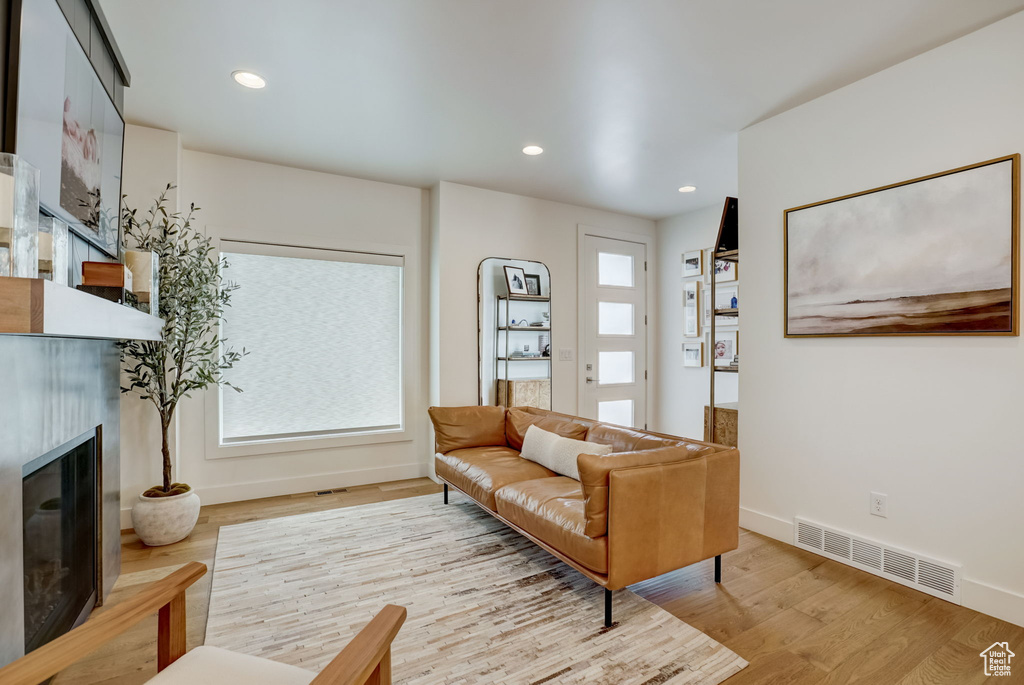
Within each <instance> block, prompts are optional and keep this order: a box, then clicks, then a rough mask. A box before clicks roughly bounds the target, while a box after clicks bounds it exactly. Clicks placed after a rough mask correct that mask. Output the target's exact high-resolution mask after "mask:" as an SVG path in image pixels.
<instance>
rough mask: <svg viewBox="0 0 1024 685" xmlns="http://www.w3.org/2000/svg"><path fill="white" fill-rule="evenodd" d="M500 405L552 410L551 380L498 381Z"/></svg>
mask: <svg viewBox="0 0 1024 685" xmlns="http://www.w3.org/2000/svg"><path fill="white" fill-rule="evenodd" d="M497 400H498V404H499V405H502V406H505V407H537V408H539V409H551V379H550V378H529V379H523V380H515V379H513V380H510V381H506V380H504V379H502V378H499V379H498V397H497Z"/></svg>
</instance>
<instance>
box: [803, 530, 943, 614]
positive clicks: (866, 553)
mask: <svg viewBox="0 0 1024 685" xmlns="http://www.w3.org/2000/svg"><path fill="white" fill-rule="evenodd" d="M795 524H796V525H795V527H794V535H793V537H794V542H795V544H796V546H797V547H800V548H801V549H806V550H808V551H811V552H814V553H816V554H821V555H822V556H825V557H828V558H829V559H835V560H836V561H841V562H842V563H844V564H848V565H850V566H853V567H855V568H859V569H861V570H862V571H868V572H869V573H873V574H875V575H876V576H882V577H883V578H888V579H889V580H892V581H895V582H897V583H900V584H901V585H906V586H908V587H912V588H914V589H915V590H920V591H921V592H926V593H928V594H929V595H933V596H935V597H941V598H942V599H945V600H948V601H950V602H953V603H955V604H960V567H959V566H956V565H954V564H949V563H946V562H943V561H937V560H935V559H929V558H927V557H922V556H921V555H919V554H914V553H913V552H908V551H906V550H904V549H899V548H898V547H892V546H891V545H883V544H881V543H879V542H875V541H873V540H866V539H864V538H859V537H857V536H855V535H850V534H849V533H844V532H842V531H839V530H835V529H833V528H828V527H826V526H822V525H820V524H817V523H812V522H810V521H806V520H804V519H800V518H798V519H796V520H795Z"/></svg>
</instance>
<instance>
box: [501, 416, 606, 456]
mask: <svg viewBox="0 0 1024 685" xmlns="http://www.w3.org/2000/svg"><path fill="white" fill-rule="evenodd" d="M530 426H537V427H538V428H543V429H544V430H546V431H548V432H549V433H555V434H557V435H561V436H562V437H563V438H572V439H573V440H582V439H584V438H585V437H587V426H586V424H582V423H576V422H575V421H568V420H566V419H560V418H555V417H550V416H544V415H543V414H534V413H531V412H528V411H524V410H522V409H509V410H508V413H507V414H506V415H505V439H506V440H507V441H508V446H509V447H511V448H512V449H516V450H521V449H523V438H525V437H526V431H527V429H529V427H530Z"/></svg>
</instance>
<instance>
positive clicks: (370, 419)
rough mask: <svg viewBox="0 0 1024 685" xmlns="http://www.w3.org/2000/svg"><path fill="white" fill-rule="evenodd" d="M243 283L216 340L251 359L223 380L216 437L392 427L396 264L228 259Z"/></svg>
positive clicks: (398, 397) (398, 310)
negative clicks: (226, 383)
mask: <svg viewBox="0 0 1024 685" xmlns="http://www.w3.org/2000/svg"><path fill="white" fill-rule="evenodd" d="M224 257H225V258H226V259H227V262H228V265H229V266H228V267H227V268H226V269H225V270H224V277H225V280H227V281H232V282H235V283H237V284H238V285H239V288H238V290H236V291H235V292H234V293H233V294H232V298H231V306H230V308H229V309H228V310H227V311H226V312H225V314H224V320H223V321H222V323H221V334H222V335H223V337H224V338H225V339H226V340H227V341H228V344H229V345H231V346H232V347H235V348H239V349H240V348H242V347H245V349H246V350H247V351H249V355H248V356H246V357H245V358H243V359H242V360H241V361H240V362H239V363H238V364H237V365H236V367H235V368H233V369H230V370H229V371H228V372H227V373H226V374H225V375H226V377H227V379H228V380H229V381H230V382H231V383H232V384H233V385H237V386H238V387H240V388H242V390H243V392H241V393H237V392H234V391H233V390H231V389H230V388H224V389H222V391H221V406H220V411H221V441H222V442H223V443H230V442H241V441H246V440H266V439H274V438H285V437H289V438H290V437H297V436H307V435H313V436H315V435H324V434H337V433H345V432H357V431H365V430H382V429H394V428H398V427H399V426H400V424H401V423H402V355H401V339H402V321H401V317H402V267H401V266H390V265H384V264H367V263H355V262H347V261H336V260H327V259H325V260H319V259H301V258H293V257H279V256H267V255H257V254H238V253H225V254H224Z"/></svg>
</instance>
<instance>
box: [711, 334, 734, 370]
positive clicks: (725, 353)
mask: <svg viewBox="0 0 1024 685" xmlns="http://www.w3.org/2000/svg"><path fill="white" fill-rule="evenodd" d="M739 347H740V332H739V331H721V332H719V331H715V347H714V350H713V351H712V354H711V356H712V358H713V359H714V360H715V366H729V365H730V364H731V363H732V359H733V357H735V356H736V355H738V354H739V353H740V350H739Z"/></svg>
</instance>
